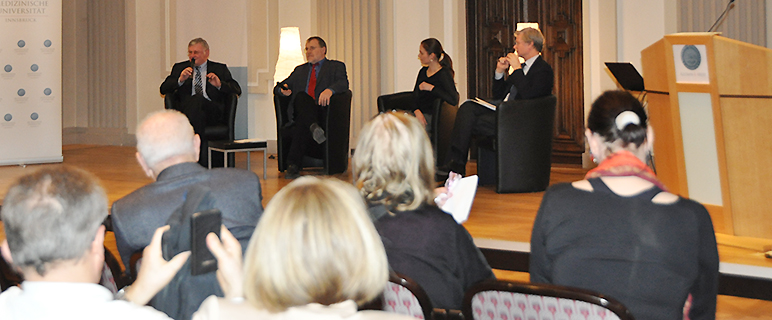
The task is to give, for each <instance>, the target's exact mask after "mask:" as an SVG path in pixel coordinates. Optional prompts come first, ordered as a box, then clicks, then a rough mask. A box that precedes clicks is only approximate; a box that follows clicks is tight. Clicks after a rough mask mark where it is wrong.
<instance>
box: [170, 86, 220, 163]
mask: <svg viewBox="0 0 772 320" xmlns="http://www.w3.org/2000/svg"><path fill="white" fill-rule="evenodd" d="M181 100H182V101H181V102H180V110H178V111H179V112H182V113H183V114H184V115H185V116H186V117H188V121H190V125H191V126H193V131H194V132H195V133H196V134H198V135H199V136H200V137H201V152H200V154H199V156H198V163H199V164H201V165H202V166H204V167H206V166H208V165H209V161H210V160H211V159H209V158H208V156H207V151H208V143H207V142H208V141H207V137H206V136H204V128H206V127H207V126H214V125H218V124H221V123H224V122H225V119H224V118H225V117H224V112H223V109H224V108H225V106H224V105H223V104H222V103H219V102H215V101H209V100H207V99H206V98H204V96H203V95H199V94H196V95H193V96H184V97H182V99H181ZM218 154H219V153H218ZM213 158H217V159H216V160H215V161H212V167H222V166H224V164H223V160H222V158H221V157H214V156H213Z"/></svg>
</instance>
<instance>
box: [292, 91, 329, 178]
mask: <svg viewBox="0 0 772 320" xmlns="http://www.w3.org/2000/svg"><path fill="white" fill-rule="evenodd" d="M293 107H294V111H293V115H294V118H295V123H294V124H293V125H292V126H290V127H289V128H287V130H286V132H287V134H286V137H287V138H289V140H290V148H289V152H288V153H287V164H288V165H296V166H298V167H301V164H302V162H303V156H305V155H306V152H307V151H308V149H309V146H310V145H311V144H312V143H313V144H315V143H316V141H314V138H313V136H312V135H311V129H310V127H311V124H313V123H317V124H318V125H319V126H320V127H322V129H326V128H324V121H323V120H324V116H325V112H326V111H327V108H326V107H322V106H320V105H318V104H316V101H315V100H314V98H311V96H309V95H308V94H307V93H305V92H298V93H296V96H295V101H294V104H293Z"/></svg>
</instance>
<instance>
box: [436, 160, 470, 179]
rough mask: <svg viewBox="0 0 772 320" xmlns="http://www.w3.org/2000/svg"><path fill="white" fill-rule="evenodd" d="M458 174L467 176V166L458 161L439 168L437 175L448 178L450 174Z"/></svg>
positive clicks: (451, 161) (452, 161)
mask: <svg viewBox="0 0 772 320" xmlns="http://www.w3.org/2000/svg"><path fill="white" fill-rule="evenodd" d="M451 171H452V172H455V173H458V174H460V175H462V176H464V175H466V164H465V163H460V162H458V161H456V160H450V162H448V163H447V164H445V165H443V166H440V167H439V168H437V174H438V175H443V176H445V177H446V178H447V176H448V175H449V174H450V172H451Z"/></svg>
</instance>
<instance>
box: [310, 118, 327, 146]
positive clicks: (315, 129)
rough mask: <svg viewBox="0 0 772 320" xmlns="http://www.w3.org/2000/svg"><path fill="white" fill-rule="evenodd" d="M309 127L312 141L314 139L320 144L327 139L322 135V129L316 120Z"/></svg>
mask: <svg viewBox="0 0 772 320" xmlns="http://www.w3.org/2000/svg"><path fill="white" fill-rule="evenodd" d="M309 129H310V130H311V134H312V135H313V136H314V141H316V143H318V144H322V143H323V142H325V141H327V137H325V136H324V129H322V127H320V126H319V125H318V124H316V122H314V123H312V124H311V127H310V128H309Z"/></svg>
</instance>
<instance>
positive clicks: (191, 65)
mask: <svg viewBox="0 0 772 320" xmlns="http://www.w3.org/2000/svg"><path fill="white" fill-rule="evenodd" d="M732 1H734V0H732ZM190 67H191V68H193V69H195V68H196V58H190Z"/></svg>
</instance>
